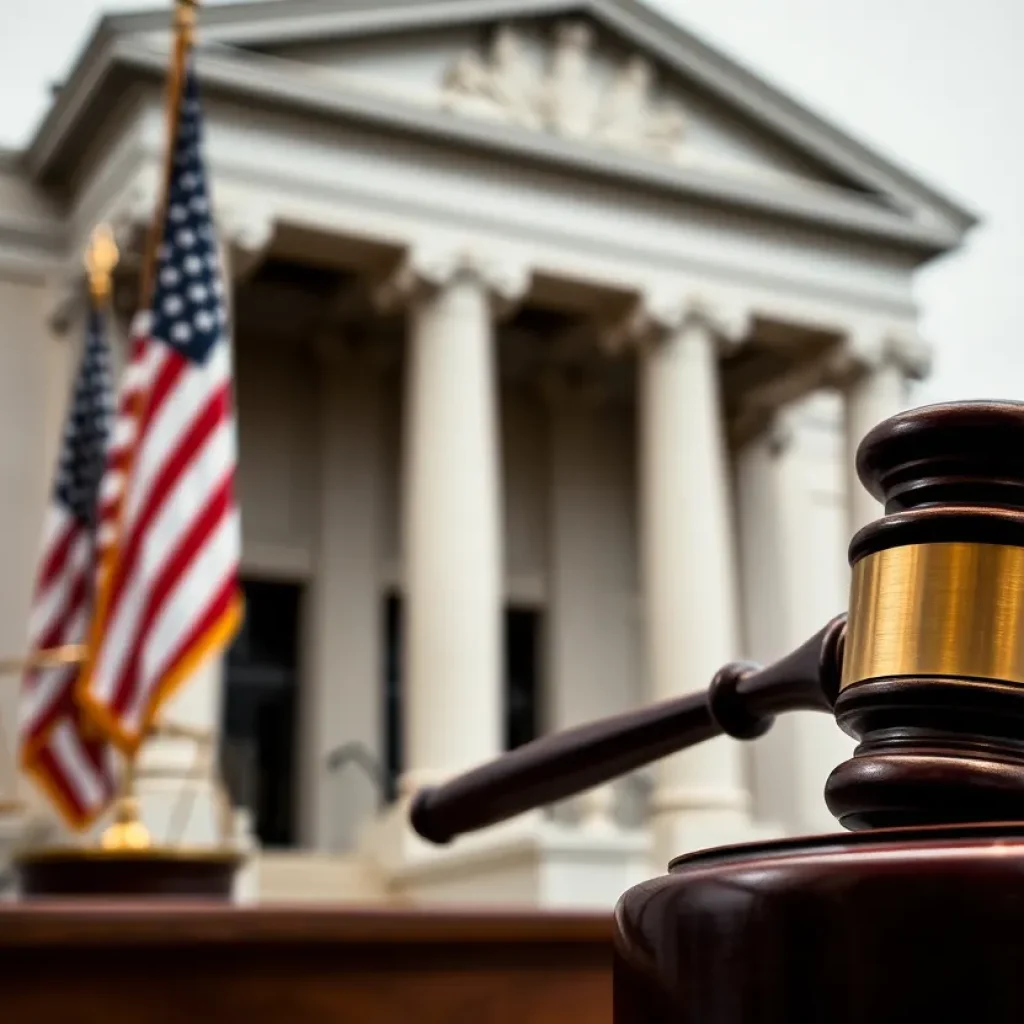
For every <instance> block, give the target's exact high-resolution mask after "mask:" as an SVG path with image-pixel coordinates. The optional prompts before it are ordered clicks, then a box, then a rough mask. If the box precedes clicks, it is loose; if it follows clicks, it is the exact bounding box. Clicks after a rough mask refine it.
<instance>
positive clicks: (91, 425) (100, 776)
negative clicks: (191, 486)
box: [19, 308, 116, 829]
mask: <svg viewBox="0 0 1024 1024" xmlns="http://www.w3.org/2000/svg"><path fill="white" fill-rule="evenodd" d="M113 390H114V389H113V382H112V377H111V370H110V353H109V350H108V348H107V339H106V330H105V322H104V316H103V314H102V313H101V312H100V311H99V310H98V309H95V308H93V309H92V310H91V311H90V316H89V324H88V331H87V334H86V339H85V347H84V350H83V352H82V359H81V363H80V365H79V369H78V375H77V377H76V379H75V385H74V391H73V394H72V399H71V406H70V409H69V410H68V415H67V419H66V421H65V425H64V435H63V439H62V443H61V452H60V462H59V465H58V468H57V475H56V479H55V481H54V486H53V491H52V494H51V496H50V504H49V508H48V509H47V514H46V521H45V526H44V536H43V553H42V558H41V560H40V565H39V573H38V577H37V580H36V590H35V599H34V601H33V604H32V610H31V614H30V619H29V651H30V655H38V654H40V653H41V652H43V651H48V650H51V649H53V648H57V647H63V646H65V645H70V644H76V645H77V644H82V643H83V642H84V641H85V636H86V631H87V629H88V626H89V617H90V614H91V612H92V606H93V600H94V598H95V594H96V527H97V493H98V489H99V485H100V478H101V476H102V474H103V467H104V461H105V458H106V451H107V441H108V437H109V434H110V421H111V419H112V418H113V408H112V406H113ZM78 674H79V666H78V664H77V663H69V664H64V665H56V666H54V667H46V668H40V667H33V668H30V669H28V671H27V672H26V673H25V676H24V679H23V682H22V689H21V699H20V704H19V741H20V742H19V745H20V748H21V763H22V766H23V767H24V769H25V771H26V772H27V773H28V774H29V775H31V776H32V777H33V778H34V779H35V780H36V781H37V782H38V783H39V785H40V786H41V788H42V789H43V791H44V792H45V793H46V794H47V795H48V796H49V798H50V800H51V801H52V803H53V805H54V806H55V807H56V808H57V810H58V811H60V813H61V814H62V816H63V817H64V819H65V820H66V821H67V822H68V824H69V825H71V826H72V827H73V828H76V829H77V828H84V827H86V826H88V825H89V824H90V823H91V822H93V821H94V820H95V819H96V817H97V816H98V815H99V814H101V813H102V812H103V811H104V810H105V809H106V807H107V805H108V804H109V803H110V800H111V799H112V797H113V795H114V788H115V771H116V765H115V763H114V761H115V758H114V756H113V751H112V750H111V748H110V744H109V742H108V741H107V740H106V739H105V738H104V737H102V736H101V735H100V734H99V733H98V732H97V731H96V730H95V728H90V726H91V724H92V723H91V722H89V721H87V720H86V719H85V718H84V717H83V715H82V709H81V708H80V706H79V705H78V702H77V701H76V699H75V683H76V680H77V678H78Z"/></svg>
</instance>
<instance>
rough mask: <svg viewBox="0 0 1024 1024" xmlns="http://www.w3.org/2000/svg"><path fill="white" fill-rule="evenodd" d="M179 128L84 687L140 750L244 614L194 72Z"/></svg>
mask: <svg viewBox="0 0 1024 1024" xmlns="http://www.w3.org/2000/svg"><path fill="white" fill-rule="evenodd" d="M172 123H173V125H174V129H173V132H172V144H171V157H172V159H171V165H170V176H169V182H168V188H167V201H166V203H165V206H164V210H163V215H162V225H161V228H162V230H161V233H160V236H159V237H160V239H161V244H160V246H159V248H158V250H157V253H156V259H155V264H154V267H153V271H154V278H153V287H152V299H151V301H150V302H149V308H148V309H146V310H144V311H143V312H142V313H140V315H139V317H138V318H137V321H136V325H135V330H134V339H133V351H132V356H131V360H130V363H129V366H128V368H127V369H126V372H125V379H124V384H123V389H122V393H121V396H120V402H119V411H118V417H117V422H116V425H115V430H114V438H113V442H112V445H111V452H110V459H109V463H108V469H107V473H106V474H105V478H104V481H103V485H102V489H101V502H102V509H103V512H102V515H103V525H102V529H101V542H102V545H103V548H104V556H103V562H102V570H101V581H100V589H99V597H98V601H97V611H96V615H95V616H94V618H93V622H92V628H91V631H90V638H89V646H90V653H89V659H88V661H87V663H86V665H85V668H84V670H83V672H82V676H81V679H80V682H79V687H78V695H79V698H80V700H81V701H82V703H83V705H84V706H85V707H86V708H87V710H88V713H89V714H90V716H91V717H92V718H93V720H94V721H95V722H96V724H97V726H98V727H99V728H100V729H102V731H103V732H104V733H105V734H106V735H108V736H109V737H110V738H111V739H112V740H113V741H114V742H115V743H116V744H117V745H118V746H119V747H121V748H122V749H123V750H125V751H127V752H133V751H134V750H136V749H137V748H138V746H139V744H140V743H141V742H142V740H143V739H144V737H145V735H146V732H147V729H148V727H149V726H150V725H151V724H152V723H153V721H154V720H155V718H156V717H157V715H158V712H159V709H160V707H161V706H162V705H163V703H164V702H165V701H166V699H167V698H168V697H169V696H170V695H171V694H172V693H173V692H174V690H175V689H176V688H177V687H178V686H179V685H181V684H182V683H185V682H186V681H187V680H188V679H189V677H190V676H192V675H193V674H194V673H195V672H196V670H197V669H198V668H199V667H200V666H201V664H202V663H203V662H204V661H206V660H207V659H208V658H210V657H213V656H215V655H216V654H218V653H219V652H220V651H222V650H223V649H224V648H225V647H226V645H227V644H228V643H229V642H230V641H231V638H232V637H233V635H234V633H235V631H236V630H237V628H238V624H239V622H240V619H241V614H242V600H241V591H240V588H239V584H238V563H239V557H240V551H241V537H240V529H239V514H238V508H237V505H236V502H235V496H234V476H235V465H236V441H235V422H234V413H233V402H232V387H231V353H230V348H229V333H228V317H227V302H226V298H225V295H224V283H223V276H222V271H221V267H220V259H219V253H218V247H217V239H216V235H215V231H214V225H213V218H212V215H211V209H210V197H209V193H208V189H207V182H206V174H205V170H204V166H203V159H202V152H201V149H202V116H201V108H200V102H199V92H198V87H197V83H196V80H195V76H194V74H193V73H192V70H191V64H190V62H187V63H185V64H184V66H183V68H182V86H181V89H180V90H179V95H178V97H177V98H176V103H175V117H174V119H173V122H172Z"/></svg>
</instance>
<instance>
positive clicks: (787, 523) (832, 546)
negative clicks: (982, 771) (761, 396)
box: [736, 391, 853, 835]
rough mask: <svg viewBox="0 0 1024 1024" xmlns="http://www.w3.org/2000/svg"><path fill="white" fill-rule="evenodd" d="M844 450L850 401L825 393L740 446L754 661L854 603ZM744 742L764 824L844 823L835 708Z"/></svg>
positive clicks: (843, 738) (842, 754)
mask: <svg viewBox="0 0 1024 1024" xmlns="http://www.w3.org/2000/svg"><path fill="white" fill-rule="evenodd" d="M844 448H845V446H844V441H843V436H842V403H841V400H840V398H839V396H838V395H837V394H836V393H834V392H824V391H822V392H816V393H814V394H812V395H809V396H807V397H806V398H803V399H800V400H799V401H797V402H795V403H793V404H791V405H789V406H787V407H784V408H780V409H778V410H777V411H776V412H775V414H774V416H773V417H772V420H771V422H770V424H769V425H768V426H767V427H766V428H765V429H764V430H763V431H762V432H761V433H759V434H758V435H756V436H754V437H752V438H750V439H749V440H748V441H747V442H746V443H745V444H744V445H743V446H742V448H741V450H740V451H739V453H738V457H737V460H736V462H737V465H736V493H737V506H738V512H739V527H740V528H739V530H738V533H739V539H740V553H741V563H742V581H743V586H742V590H743V611H744V626H745V628H744V631H743V632H744V650H743V654H744V656H745V657H747V658H750V659H751V660H752V661H755V662H759V663H761V664H769V663H771V662H772V661H775V660H776V659H777V658H780V657H782V656H784V655H786V654H788V653H789V652H790V651H792V650H793V649H794V648H796V647H798V646H799V645H800V644H802V643H803V642H804V641H805V640H807V638H808V637H810V636H811V635H813V634H814V633H816V632H817V631H818V630H819V629H821V627H822V626H823V625H824V624H825V623H826V622H827V621H828V620H829V619H830V618H831V617H832V616H833V615H837V614H838V613H839V612H841V611H843V610H844V609H845V607H846V604H847V598H848V590H849V570H848V568H847V564H846V547H847V543H848V541H849V536H848V533H847V529H848V527H847V514H846V513H847V507H848V503H847V501H846V493H845V492H846V487H845V484H846V470H845V466H844V465H843V458H844ZM742 746H743V751H744V753H745V754H746V755H747V756H748V758H749V762H750V765H751V768H752V771H751V789H752V791H753V798H754V813H755V817H756V819H757V821H758V824H759V826H761V827H762V828H765V829H774V830H775V831H779V832H782V833H783V834H786V835H806V834H809V833H815V832H828V831H832V830H834V828H835V819H834V818H833V817H832V815H831V814H830V813H829V811H828V809H827V807H826V806H825V800H824V785H825V780H826V779H827V778H828V775H829V773H830V772H831V771H832V769H833V768H835V767H836V765H838V764H840V763H841V762H842V761H844V760H846V759H847V758H848V757H849V756H850V753H851V751H852V749H853V741H852V740H851V739H850V738H849V737H848V736H847V735H846V734H845V733H843V732H842V730H840V728H839V727H838V726H837V725H836V723H835V720H834V719H833V718H832V716H831V715H822V714H819V713H817V712H800V713H798V714H790V715H780V716H779V718H778V720H777V721H776V722H775V724H774V725H773V726H772V728H771V730H770V731H769V733H768V734H767V735H766V736H764V737H762V738H761V739H759V740H757V741H756V742H754V743H749V744H743V745H742Z"/></svg>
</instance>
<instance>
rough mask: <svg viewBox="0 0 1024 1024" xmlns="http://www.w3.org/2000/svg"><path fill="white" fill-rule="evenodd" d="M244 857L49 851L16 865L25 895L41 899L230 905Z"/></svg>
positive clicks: (27, 854) (30, 854) (23, 857)
mask: <svg viewBox="0 0 1024 1024" xmlns="http://www.w3.org/2000/svg"><path fill="white" fill-rule="evenodd" d="M243 859H244V858H243V856H242V854H240V853H237V852H235V851H232V850H213V849H211V850H198V849H196V850H189V849H178V848H173V849H172V848H163V847H150V848H148V849H144V850H105V849H101V848H96V849H93V848H84V849H83V848H76V847H49V848H42V849H35V850H29V851H22V852H21V853H19V854H17V855H15V857H14V858H13V864H14V867H15V870H16V871H17V872H18V877H19V880H20V887H21V894H22V896H23V897H24V898H28V899H31V898H35V897H67V896H83V897H133V898H139V897H144V898H147V899H161V898H185V899H204V900H214V901H227V900H230V899H231V893H232V888H233V883H234V878H235V872H236V871H237V870H238V868H239V866H240V865H241V863H242V860H243Z"/></svg>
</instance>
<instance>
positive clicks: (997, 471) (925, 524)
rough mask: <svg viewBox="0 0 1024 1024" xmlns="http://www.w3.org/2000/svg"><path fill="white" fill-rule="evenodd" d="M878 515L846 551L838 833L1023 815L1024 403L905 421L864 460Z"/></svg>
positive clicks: (874, 438) (878, 435) (860, 468)
mask: <svg viewBox="0 0 1024 1024" xmlns="http://www.w3.org/2000/svg"><path fill="white" fill-rule="evenodd" d="M857 472H858V475H859V477H860V479H861V482H862V483H863V485H864V486H865V487H866V488H867V489H868V490H869V491H870V492H871V494H873V495H874V496H875V497H876V498H878V499H879V500H880V501H881V502H882V503H883V505H884V511H885V514H884V516H883V517H882V518H880V519H879V520H878V521H876V522H873V523H871V524H870V525H868V526H866V527H865V528H864V529H862V530H861V531H860V532H859V533H858V534H857V535H856V536H855V537H854V538H853V541H852V543H851V545H850V564H851V566H852V582H851V592H850V609H849V620H848V623H847V629H846V635H845V638H844V641H843V650H842V661H843V669H842V680H841V684H840V689H839V694H838V697H837V699H836V702H835V713H836V719H837V721H838V723H839V725H840V726H841V727H842V728H843V729H844V730H845V731H846V732H848V733H849V734H850V735H852V736H854V737H855V738H857V739H858V740H859V745H858V747H857V749H856V752H855V755H854V757H853V758H851V759H850V760H849V761H846V762H844V763H843V764H841V765H840V766H839V767H838V768H836V770H835V771H834V772H833V773H832V775H831V777H830V778H829V780H828V783H827V785H826V792H825V796H826V800H827V803H828V806H829V808H830V810H831V811H832V812H833V813H834V814H835V815H836V817H837V818H838V819H839V820H840V822H841V823H842V824H843V825H845V826H846V827H847V828H851V829H864V828H877V827H886V826H895V825H931V824H935V825H940V824H952V823H965V824H966V823H973V822H984V821H989V822H991V821H1019V820H1022V818H1024V814H1022V812H1024V404H1018V403H1009V402H965V403H953V404H947V405H935V406H929V407H925V408H923V409H916V410H913V411H911V412H907V413H904V414H901V415H898V416H896V417H894V418H892V419H889V420H887V421H885V422H884V423H882V424H880V425H879V426H877V427H876V428H875V429H874V430H873V431H872V432H871V433H870V434H868V436H867V437H866V438H865V439H864V440H863V442H862V443H861V445H860V448H859V450H858V453H857Z"/></svg>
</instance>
